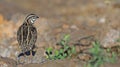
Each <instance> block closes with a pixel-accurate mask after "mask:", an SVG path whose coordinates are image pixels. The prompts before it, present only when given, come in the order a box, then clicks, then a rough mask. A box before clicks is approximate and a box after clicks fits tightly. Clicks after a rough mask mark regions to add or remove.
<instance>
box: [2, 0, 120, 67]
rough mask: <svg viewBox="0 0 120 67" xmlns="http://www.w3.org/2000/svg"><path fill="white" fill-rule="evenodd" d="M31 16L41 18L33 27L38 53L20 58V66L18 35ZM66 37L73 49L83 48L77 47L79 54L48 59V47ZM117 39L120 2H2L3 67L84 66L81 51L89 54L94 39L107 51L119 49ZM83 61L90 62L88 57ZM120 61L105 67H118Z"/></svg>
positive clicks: (72, 0) (33, 0) (71, 0)
mask: <svg viewBox="0 0 120 67" xmlns="http://www.w3.org/2000/svg"><path fill="white" fill-rule="evenodd" d="M30 13H34V14H37V15H38V16H39V17H40V18H39V19H38V20H37V21H36V22H35V24H34V26H35V27H36V28H37V31H38V39H37V42H36V46H37V53H36V55H35V56H34V57H32V58H31V57H22V58H20V63H18V59H19V58H18V57H17V56H18V54H19V53H20V52H21V49H20V48H19V45H18V42H17V40H16V36H17V35H16V32H17V30H18V28H19V26H20V25H21V24H22V23H23V21H24V18H25V17H26V16H27V15H28V14H30ZM65 34H70V36H71V38H70V42H69V45H70V46H72V45H73V44H78V43H81V44H82V45H83V46H79V45H77V46H76V51H77V52H78V54H77V55H75V57H73V58H71V59H64V60H47V59H46V58H45V56H46V54H45V48H47V47H53V48H55V49H57V48H59V46H57V45H56V43H58V42H59V41H60V40H61V39H62V38H63V36H64V35H65ZM85 37H88V38H85ZM84 38H85V39H84ZM81 39H82V40H81ZM117 39H120V0H14V1H13V0H0V67H83V65H84V63H85V62H83V61H82V59H81V57H82V56H81V55H79V51H83V52H86V51H84V50H85V49H89V48H91V43H92V42H93V41H94V40H98V41H100V43H101V46H102V47H104V48H113V47H116V46H120V42H117V41H116V40H117ZM115 49H116V48H115ZM119 49H120V48H117V51H118V52H117V53H120V50H119ZM119 55H120V54H119ZM76 57H77V58H76ZM28 58H31V59H30V60H29V59H28ZM82 58H83V59H85V61H87V60H89V56H88V55H83V57H82ZM86 58H87V59H86ZM119 59H120V58H118V61H117V62H116V63H115V64H109V63H106V64H105V65H103V66H102V67H110V66H111V67H119V66H120V61H119Z"/></svg>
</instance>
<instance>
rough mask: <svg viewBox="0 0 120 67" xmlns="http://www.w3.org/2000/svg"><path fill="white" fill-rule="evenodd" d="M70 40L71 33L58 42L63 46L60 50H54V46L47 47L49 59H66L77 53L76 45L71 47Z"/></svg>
mask: <svg viewBox="0 0 120 67" xmlns="http://www.w3.org/2000/svg"><path fill="white" fill-rule="evenodd" d="M69 40H70V35H65V36H64V38H63V39H62V40H61V41H60V42H59V43H58V44H59V45H61V46H62V47H61V48H60V49H59V50H54V52H53V49H52V48H50V47H49V48H47V49H46V54H47V58H48V59H54V60H56V59H65V58H67V57H71V55H72V54H74V53H75V47H74V46H72V47H70V46H69V45H68V42H69Z"/></svg>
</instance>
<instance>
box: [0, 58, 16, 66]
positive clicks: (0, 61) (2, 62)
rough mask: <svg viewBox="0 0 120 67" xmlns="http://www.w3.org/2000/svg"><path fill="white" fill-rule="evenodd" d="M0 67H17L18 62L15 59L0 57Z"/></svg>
mask: <svg viewBox="0 0 120 67" xmlns="http://www.w3.org/2000/svg"><path fill="white" fill-rule="evenodd" d="M0 67H17V62H16V61H15V60H13V59H10V58H7V57H1V56H0Z"/></svg>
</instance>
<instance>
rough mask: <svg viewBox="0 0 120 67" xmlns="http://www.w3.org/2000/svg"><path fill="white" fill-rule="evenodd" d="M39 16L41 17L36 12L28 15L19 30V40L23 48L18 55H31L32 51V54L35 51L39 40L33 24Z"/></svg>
mask: <svg viewBox="0 0 120 67" xmlns="http://www.w3.org/2000/svg"><path fill="white" fill-rule="evenodd" d="M37 18H39V17H38V16H36V15H35V14H30V15H28V16H27V17H26V18H25V21H24V22H23V24H22V25H21V26H20V27H19V29H18V31H17V41H18V43H19V46H20V48H21V50H22V53H20V54H19V55H18V57H20V56H22V55H30V52H31V51H32V55H34V53H35V52H34V51H33V50H34V48H35V42H36V40H37V30H36V28H35V27H34V25H33V24H34V22H35V20H36V19H37Z"/></svg>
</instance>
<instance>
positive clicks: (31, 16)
mask: <svg viewBox="0 0 120 67" xmlns="http://www.w3.org/2000/svg"><path fill="white" fill-rule="evenodd" d="M37 18H39V17H38V16H37V15H35V14H29V15H28V16H27V17H26V18H25V21H26V22H28V23H30V24H33V23H34V22H35V20H36V19H37Z"/></svg>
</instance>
